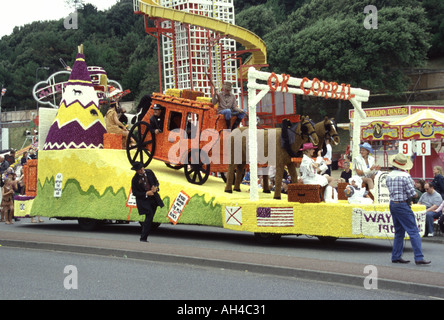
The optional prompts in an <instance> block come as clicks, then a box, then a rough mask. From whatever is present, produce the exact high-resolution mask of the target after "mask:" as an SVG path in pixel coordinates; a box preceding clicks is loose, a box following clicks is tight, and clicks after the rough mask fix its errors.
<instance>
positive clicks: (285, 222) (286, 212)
mask: <svg viewBox="0 0 444 320" xmlns="http://www.w3.org/2000/svg"><path fill="white" fill-rule="evenodd" d="M256 220H257V226H258V227H293V226H294V218H293V208H292V207H290V208H278V207H275V208H262V207H259V208H257V211H256Z"/></svg>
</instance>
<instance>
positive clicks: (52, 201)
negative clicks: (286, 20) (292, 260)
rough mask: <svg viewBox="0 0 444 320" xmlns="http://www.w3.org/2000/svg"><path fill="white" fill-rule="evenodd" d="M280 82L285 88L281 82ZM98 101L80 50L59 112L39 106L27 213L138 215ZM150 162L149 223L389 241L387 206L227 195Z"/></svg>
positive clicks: (292, 83)
mask: <svg viewBox="0 0 444 320" xmlns="http://www.w3.org/2000/svg"><path fill="white" fill-rule="evenodd" d="M249 74H250V76H251V78H250V79H249V87H250V88H252V89H253V88H256V89H258V90H263V91H266V90H271V89H273V88H274V90H276V88H282V89H288V90H290V91H291V90H295V91H297V92H298V93H301V94H313V92H315V93H316V92H319V91H320V90H321V88H320V87H316V86H317V84H316V82H312V81H308V79H306V80H303V79H297V78H291V77H290V76H285V77H282V76H276V75H275V74H269V73H263V72H259V71H255V70H253V69H250V72H249ZM271 77H272V78H271ZM258 79H262V80H264V81H263V82H264V83H262V84H261V83H259V82H258V81H257V80H258ZM285 79H286V81H285V82H283V80H285ZM267 81H268V82H267ZM278 82H279V83H280V84H283V83H284V84H285V86H284V85H279V86H278V85H277V83H278ZM320 83H324V82H319V84H320ZM344 88H345V89H344V90H345V94H344V95H343V98H344V99H347V97H351V95H352V94H356V93H357V92H359V91H356V90H354V89H350V91H348V92H349V93H350V94H348V93H347V90H348V89H347V88H349V87H347V86H345V87H344ZM324 89H325V93H324V94H325V95H326V96H328V95H330V94H331V92H330V91H328V89H327V88H324ZM336 90H338V89H337V88H336ZM339 90H340V89H339ZM252 91H256V90H252ZM338 96H339V93H338ZM97 99H98V98H97V95H96V94H95V93H94V92H93V90H92V88H91V82H90V80H89V79H88V73H87V65H86V61H85V56H84V55H83V54H82V53H79V54H78V56H77V59H76V62H75V64H74V67H73V72H72V74H71V77H70V80H69V84H68V85H67V86H66V88H65V90H64V95H63V98H62V102H61V103H60V108H59V110H58V112H57V114H56V115H55V114H54V113H53V112H47V111H48V110H46V109H43V108H42V109H40V119H42V121H40V124H39V125H40V127H39V131H41V132H45V131H46V132H47V136H46V141H45V143H44V147H43V149H42V150H41V151H39V154H38V165H37V168H38V169H37V178H36V180H37V183H36V187H35V190H36V197H35V198H34V199H32V200H29V199H27V200H24V201H32V202H31V204H32V206H31V208H30V209H29V208H27V210H28V211H30V215H31V216H46V217H55V218H59V219H75V220H79V222H80V223H81V224H82V225H84V226H87V227H90V226H93V225H95V224H96V223H98V222H109V221H119V222H138V221H140V220H141V217H140V216H139V214H138V212H137V208H136V207H135V204H134V203H133V199H132V197H131V190H130V186H131V178H132V176H133V174H134V172H133V171H131V170H130V168H131V165H130V163H129V161H128V158H127V155H126V150H123V149H104V145H103V136H104V133H105V132H106V130H105V125H104V120H103V117H102V115H101V113H100V111H99V109H98V106H99V104H98V101H97ZM350 99H353V98H350ZM250 101H251V105H250V106H249V111H250V113H251V112H252V110H254V108H253V105H254V101H257V99H255V97H252V99H250ZM253 113H254V111H253ZM250 117H251V115H250ZM45 123H46V126H47V127H46V128H45V127H44V126H45ZM252 144H254V143H252ZM255 148H257V146H256V147H255ZM253 149H254V146H253ZM254 152H257V150H254ZM254 152H253V153H250V154H255V153H254ZM252 158H253V159H250V169H251V173H252V175H254V174H257V171H256V173H255V172H254V171H255V169H254V168H255V167H254V166H253V165H254V161H257V159H256V160H255V159H254V157H252ZM149 167H150V169H152V170H154V171H155V173H156V175H157V177H158V179H159V181H160V192H159V193H160V195H161V197H162V198H163V201H164V203H165V207H164V208H163V209H159V210H158V211H157V213H156V215H155V217H154V222H157V223H159V224H162V223H173V224H193V225H207V226H215V227H223V228H226V229H231V230H236V231H246V232H252V233H254V234H255V235H257V237H258V238H260V239H267V240H269V239H274V238H276V237H279V236H280V235H283V234H285V235H311V236H317V237H319V238H320V239H336V238H393V225H392V220H391V215H390V212H389V209H388V205H387V204H386V203H374V204H371V205H359V204H349V203H348V202H347V201H346V200H342V201H341V200H340V201H339V202H338V203H325V202H304V201H302V202H293V201H289V199H290V200H291V197H290V196H288V197H287V195H285V194H283V195H282V199H281V200H274V199H273V198H272V197H273V195H272V194H262V193H261V194H259V193H258V192H257V190H255V186H254V185H251V190H249V188H250V187H249V186H244V185H242V186H241V192H235V193H232V194H228V193H225V192H224V191H223V189H224V182H223V180H222V179H220V178H217V177H213V176H210V177H209V178H208V180H207V182H206V183H205V185H204V186H202V185H196V184H190V183H187V182H186V180H185V179H184V177H183V174H182V173H181V172H178V171H177V170H174V169H172V168H170V167H167V166H165V163H163V162H161V161H158V160H153V161H151V163H150V164H149ZM256 169H257V167H256ZM31 171H32V172H34V174H35V171H33V170H30V172H31ZM252 179H254V178H252ZM28 187H29V186H28ZM412 209H413V211H414V212H415V213H416V216H417V221H418V225H419V228H420V230H421V229H422V230H423V229H424V206H420V205H414V206H413V207H412Z"/></svg>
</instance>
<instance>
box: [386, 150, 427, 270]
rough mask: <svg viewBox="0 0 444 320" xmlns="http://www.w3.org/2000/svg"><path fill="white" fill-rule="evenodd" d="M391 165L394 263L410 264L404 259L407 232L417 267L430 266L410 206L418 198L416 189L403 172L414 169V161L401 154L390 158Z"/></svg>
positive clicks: (390, 186) (389, 175) (390, 191)
mask: <svg viewBox="0 0 444 320" xmlns="http://www.w3.org/2000/svg"><path fill="white" fill-rule="evenodd" d="M389 164H390V165H391V166H392V167H394V170H392V171H391V172H390V173H389V174H388V175H387V180H386V183H387V187H388V189H389V193H390V213H391V214H392V218H393V225H394V227H395V240H394V241H393V250H392V262H393V263H409V262H410V261H409V260H404V259H402V252H403V250H404V236H405V233H406V232H407V233H408V235H409V237H410V243H411V244H412V248H413V253H414V255H415V263H416V264H417V265H422V264H430V262H431V261H426V260H424V255H423V254H422V247H421V236H420V235H419V230H418V226H417V225H416V220H415V215H414V213H413V211H412V209H411V208H410V206H409V198H413V197H416V192H415V187H414V183H413V180H412V178H411V177H410V175H409V174H408V173H407V172H405V171H403V170H410V169H411V168H412V167H413V163H412V161H411V160H410V159H409V158H408V157H406V156H405V155H403V154H402V153H399V154H397V155H395V156H392V157H390V159H389Z"/></svg>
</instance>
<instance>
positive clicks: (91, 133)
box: [43, 46, 106, 150]
mask: <svg viewBox="0 0 444 320" xmlns="http://www.w3.org/2000/svg"><path fill="white" fill-rule="evenodd" d="M104 133H106V127H105V120H104V119H103V116H102V114H101V112H100V110H99V98H98V97H97V93H96V91H95V90H94V86H93V84H92V82H91V77H90V75H89V72H88V68H87V65H86V62H85V56H84V55H83V47H82V46H81V47H79V53H78V54H77V57H76V62H75V63H74V67H73V68H72V72H71V75H70V77H69V80H68V84H67V85H66V87H65V88H64V89H63V97H62V101H61V103H60V106H59V111H58V113H57V116H56V118H55V120H54V123H53V124H52V126H51V128H50V129H49V132H48V136H47V137H46V141H45V144H44V146H43V150H63V149H84V148H87V149H100V148H103V134H104Z"/></svg>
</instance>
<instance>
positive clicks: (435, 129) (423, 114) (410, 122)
mask: <svg viewBox="0 0 444 320" xmlns="http://www.w3.org/2000/svg"><path fill="white" fill-rule="evenodd" d="M390 126H392V127H399V128H400V131H401V132H400V133H401V136H400V137H399V138H400V140H405V139H433V138H444V114H443V113H441V112H437V111H433V110H429V109H426V110H423V111H420V112H417V113H414V114H412V115H410V116H407V117H405V118H404V119H401V120H398V121H394V122H391V123H390Z"/></svg>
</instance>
